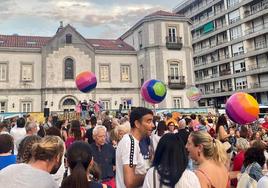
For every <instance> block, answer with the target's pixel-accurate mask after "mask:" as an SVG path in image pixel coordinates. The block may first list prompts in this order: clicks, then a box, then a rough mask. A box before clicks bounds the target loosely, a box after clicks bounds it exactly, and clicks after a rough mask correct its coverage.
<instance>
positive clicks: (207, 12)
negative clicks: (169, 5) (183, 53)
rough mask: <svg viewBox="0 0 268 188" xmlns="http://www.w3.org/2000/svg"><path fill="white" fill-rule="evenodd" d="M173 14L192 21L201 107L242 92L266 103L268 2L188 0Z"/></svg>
mask: <svg viewBox="0 0 268 188" xmlns="http://www.w3.org/2000/svg"><path fill="white" fill-rule="evenodd" d="M173 12H175V13H179V14H184V15H185V16H186V17H188V18H190V19H191V20H192V22H193V25H192V27H191V34H192V46H193V53H194V54H193V64H194V70H193V71H194V74H195V84H196V86H197V87H198V88H199V89H200V90H201V91H202V92H203V94H204V95H203V98H202V99H201V100H200V101H199V105H200V106H213V107H216V108H221V107H224V104H225V102H226V100H227V98H228V97H229V96H230V95H232V94H233V93H235V92H238V91H243V92H247V93H249V94H252V95H253V96H254V97H255V98H256V99H257V100H258V102H259V104H268V45H267V44H268V0H186V1H184V2H181V4H179V5H178V6H177V7H176V8H174V10H173Z"/></svg>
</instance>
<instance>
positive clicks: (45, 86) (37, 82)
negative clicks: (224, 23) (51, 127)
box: [0, 11, 193, 112]
mask: <svg viewBox="0 0 268 188" xmlns="http://www.w3.org/2000/svg"><path fill="white" fill-rule="evenodd" d="M189 24H190V22H189V20H188V19H186V18H185V17H184V16H181V15H177V14H173V13H169V12H164V11H157V12H155V13H152V14H150V15H148V16H146V17H144V18H143V19H141V20H140V21H139V22H138V23H137V24H135V25H134V26H133V27H132V28H130V29H129V30H128V31H127V32H126V33H125V34H123V35H122V36H121V37H120V38H118V39H115V40H106V39H86V38H85V37H83V36H82V35H81V34H80V33H79V32H78V31H76V29H75V28H73V27H72V26H71V25H66V26H63V25H61V26H60V27H59V28H58V30H57V32H56V33H55V35H54V36H53V37H41V36H20V35H0V88H1V89H0V110H1V112H40V111H43V109H44V108H45V107H47V108H50V111H63V110H74V109H75V105H76V104H77V103H78V101H80V100H84V99H86V100H89V99H91V100H94V101H101V102H102V104H103V105H104V108H106V109H118V108H119V105H120V104H122V107H123V108H130V107H131V106H140V105H141V106H149V107H150V105H149V104H146V102H144V101H143V100H142V97H141V96H140V87H141V85H142V83H143V82H144V81H145V80H147V79H150V78H155V79H159V80H162V81H163V82H164V83H165V84H166V85H167V88H168V91H167V92H168V94H167V96H166V99H165V100H164V101H163V102H162V103H160V104H159V105H158V106H157V107H161V108H173V107H174V108H182V107H184V108H186V107H190V106H191V105H193V104H190V103H189V101H188V100H187V98H186V95H185V91H186V89H187V87H188V86H191V85H193V74H192V71H191V70H192V60H191V59H192V49H191V34H190V29H189ZM85 70H89V71H92V72H95V74H96V77H97V80H98V84H97V87H96V89H95V90H94V91H92V92H90V93H86V94H85V93H82V92H80V91H79V90H77V88H76V86H75V77H76V75H77V74H79V73H80V72H82V71H85Z"/></svg>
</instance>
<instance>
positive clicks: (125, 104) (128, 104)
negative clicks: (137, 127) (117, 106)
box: [122, 99, 132, 109]
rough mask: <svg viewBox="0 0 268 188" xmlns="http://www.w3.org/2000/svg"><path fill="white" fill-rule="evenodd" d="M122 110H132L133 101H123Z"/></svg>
mask: <svg viewBox="0 0 268 188" xmlns="http://www.w3.org/2000/svg"><path fill="white" fill-rule="evenodd" d="M122 105H123V106H122V109H131V106H132V99H123V100H122Z"/></svg>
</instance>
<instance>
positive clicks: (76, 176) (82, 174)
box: [61, 161, 88, 188]
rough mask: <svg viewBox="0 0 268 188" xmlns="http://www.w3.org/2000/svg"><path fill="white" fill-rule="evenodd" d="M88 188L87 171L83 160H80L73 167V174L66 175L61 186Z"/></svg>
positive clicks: (63, 187)
mask: <svg viewBox="0 0 268 188" xmlns="http://www.w3.org/2000/svg"><path fill="white" fill-rule="evenodd" d="M73 187H75V188H88V179H87V171H86V169H85V167H84V166H83V164H82V162H81V161H78V162H77V163H76V165H75V167H74V168H73V169H72V172H71V175H70V176H68V177H66V178H65V179H64V180H63V181H62V184H61V188H73Z"/></svg>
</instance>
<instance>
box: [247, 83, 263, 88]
mask: <svg viewBox="0 0 268 188" xmlns="http://www.w3.org/2000/svg"><path fill="white" fill-rule="evenodd" d="M260 87H261V84H260V83H259V82H255V83H250V88H252V89H255V88H260Z"/></svg>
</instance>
